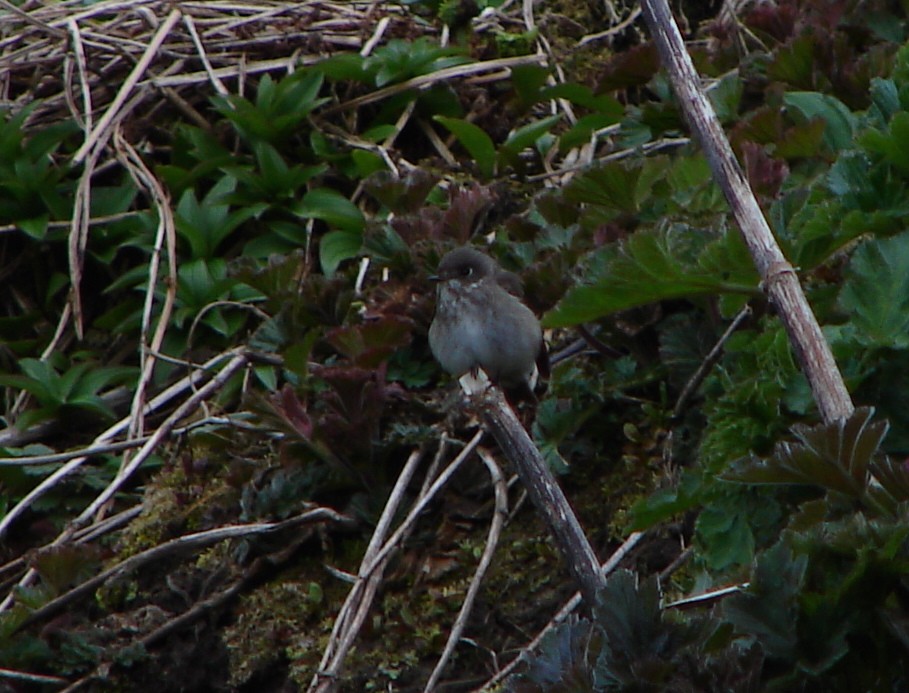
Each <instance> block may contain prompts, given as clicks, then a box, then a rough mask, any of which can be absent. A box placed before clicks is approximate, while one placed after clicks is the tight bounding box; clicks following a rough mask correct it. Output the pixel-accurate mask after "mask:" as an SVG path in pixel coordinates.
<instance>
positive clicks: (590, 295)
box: [543, 230, 756, 327]
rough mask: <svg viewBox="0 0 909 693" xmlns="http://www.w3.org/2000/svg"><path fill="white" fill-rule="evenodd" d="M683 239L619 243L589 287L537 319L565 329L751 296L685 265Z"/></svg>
mask: <svg viewBox="0 0 909 693" xmlns="http://www.w3.org/2000/svg"><path fill="white" fill-rule="evenodd" d="M688 240H690V239H686V238H685V235H684V233H677V232H673V231H666V230H663V231H642V232H638V233H635V234H633V235H632V236H631V237H629V238H628V240H627V241H626V242H624V243H623V244H622V245H621V246H620V248H619V251H618V253H617V254H616V256H615V257H613V258H611V260H610V261H609V262H608V264H607V268H606V270H605V271H604V272H603V278H602V279H600V280H599V281H597V282H596V283H595V284H593V285H589V286H579V287H576V288H574V289H571V290H570V291H569V292H568V293H567V294H566V295H565V297H564V298H563V299H562V301H561V302H560V303H559V304H558V305H557V306H556V308H555V309H554V310H552V311H550V312H549V313H547V314H546V316H545V317H544V319H543V324H544V325H546V326H547V327H568V326H570V325H577V324H580V323H583V322H589V321H591V320H597V319H599V318H602V317H604V316H606V315H610V314H612V313H615V312H618V311H621V310H627V309H628V308H634V307H636V306H641V305H645V304H648V303H653V302H655V301H662V300H668V299H678V298H691V297H695V296H701V295H710V294H718V293H725V292H730V293H742V294H746V295H748V294H752V293H754V291H756V286H754V285H749V284H740V283H736V282H732V281H727V280H725V279H724V278H723V277H722V276H718V275H717V274H714V273H710V272H707V271H705V270H704V269H703V268H701V267H700V266H699V265H698V264H697V263H696V262H692V261H691V260H688V261H687V262H686V261H683V259H682V258H683V257H685V255H686V253H687V254H688V255H690V251H688V250H687V249H685V248H684V247H683V246H684V244H685V243H686V242H687V241H688Z"/></svg>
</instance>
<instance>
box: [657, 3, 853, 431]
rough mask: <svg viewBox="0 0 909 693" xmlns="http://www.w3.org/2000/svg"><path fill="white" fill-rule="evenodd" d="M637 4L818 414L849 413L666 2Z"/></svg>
mask: <svg viewBox="0 0 909 693" xmlns="http://www.w3.org/2000/svg"><path fill="white" fill-rule="evenodd" d="M641 8H642V9H643V12H644V18H645V19H646V21H647V24H648V26H649V27H650V32H651V34H652V35H653V39H654V41H655V42H656V45H657V48H658V50H659V53H660V59H661V61H662V63H663V67H664V68H665V69H666V71H667V72H668V73H669V78H670V81H671V82H672V86H673V89H674V90H675V92H676V95H677V96H678V100H679V104H680V106H681V108H682V111H683V112H684V113H685V116H686V118H687V120H688V123H689V124H690V126H691V129H692V130H694V132H695V134H696V135H697V138H698V141H699V142H700V144H701V147H702V148H703V150H704V154H705V155H706V157H707V161H708V162H709V163H710V168H711V170H712V171H713V176H714V179H715V180H716V181H717V183H718V184H719V186H720V188H721V189H722V190H723V193H724V194H725V195H726V200H727V201H728V202H729V206H730V207H731V208H732V213H733V216H734V217H735V220H736V222H737V223H738V225H739V228H740V229H741V231H742V236H743V237H744V239H745V244H746V245H747V246H748V250H749V251H750V253H751V256H752V258H753V260H754V263H755V266H756V267H757V270H758V272H759V273H760V275H761V279H762V283H763V286H764V289H765V291H766V292H767V294H768V296H769V297H770V300H771V302H772V303H773V305H774V306H775V307H776V309H777V312H778V314H779V316H780V320H782V322H783V326H784V327H785V328H786V332H787V333H788V334H789V341H790V342H791V343H792V346H793V349H794V350H795V355H796V358H797V359H798V362H799V364H800V365H801V367H802V370H803V371H804V373H805V376H806V377H807V379H808V382H809V384H810V385H811V391H812V392H813V393H814V399H815V401H816V402H817V406H818V410H819V411H820V414H821V417H822V418H823V420H824V421H826V422H831V421H836V420H838V419H842V418H845V417H848V416H849V415H851V414H852V411H853V409H854V407H853V405H852V400H851V399H850V397H849V392H848V390H847V389H846V385H845V383H844V382H843V378H842V375H841V374H840V372H839V370H838V369H837V366H836V362H835V361H834V359H833V354H832V353H831V351H830V347H829V345H828V344H827V342H826V340H825V339H824V335H823V333H822V332H821V328H820V326H819V325H818V323H817V320H816V319H815V317H814V314H813V313H812V312H811V307H810V306H809V304H808V301H807V300H806V299H805V295H804V294H803V293H802V290H801V287H800V286H799V282H798V277H797V276H796V273H795V270H794V269H793V268H792V265H790V264H789V262H788V261H787V260H786V258H785V257H784V256H783V253H782V251H781V250H780V248H779V246H778V245H777V243H776V240H775V239H774V238H773V234H772V233H771V232H770V228H769V227H768V226H767V221H766V219H764V215H763V214H762V213H761V209H760V207H759V206H758V203H757V200H755V198H754V195H753V194H752V192H751V188H750V187H749V186H748V181H747V180H746V179H745V175H744V173H743V172H742V169H741V167H740V166H739V164H738V162H737V161H736V159H735V155H734V154H733V152H732V148H731V147H730V146H729V141H728V140H727V139H726V136H725V134H724V133H723V128H722V127H721V126H720V123H719V120H717V117H716V114H715V113H714V111H713V108H712V107H711V105H710V102H709V101H708V100H707V98H706V97H705V96H704V92H703V90H702V89H701V87H700V84H699V82H698V75H697V73H696V72H695V70H694V65H693V64H692V62H691V58H690V57H689V55H688V53H687V52H686V50H685V44H684V42H683V41H682V36H681V34H680V33H679V29H678V27H677V26H676V24H675V21H674V20H673V18H672V14H671V13H670V11H669V5H668V4H667V2H666V0H641Z"/></svg>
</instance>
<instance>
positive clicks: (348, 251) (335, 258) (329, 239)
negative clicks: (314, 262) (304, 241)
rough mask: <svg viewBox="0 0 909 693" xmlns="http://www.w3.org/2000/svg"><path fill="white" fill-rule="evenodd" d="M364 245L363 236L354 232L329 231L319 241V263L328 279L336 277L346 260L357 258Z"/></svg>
mask: <svg viewBox="0 0 909 693" xmlns="http://www.w3.org/2000/svg"><path fill="white" fill-rule="evenodd" d="M362 245H363V235H362V234H360V233H356V232H352V231H329V232H328V233H326V234H325V235H324V236H322V240H321V241H319V263H320V264H321V265H322V272H323V273H324V274H325V276H327V277H331V276H334V273H335V270H337V269H338V265H340V264H341V263H342V262H343V261H344V260H349V259H350V258H353V257H356V256H357V255H358V254H359V252H360V248H361V247H362Z"/></svg>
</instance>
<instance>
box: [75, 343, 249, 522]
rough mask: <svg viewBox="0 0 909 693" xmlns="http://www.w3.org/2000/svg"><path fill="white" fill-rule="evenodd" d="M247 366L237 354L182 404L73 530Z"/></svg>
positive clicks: (85, 520)
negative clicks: (183, 423) (180, 423)
mask: <svg viewBox="0 0 909 693" xmlns="http://www.w3.org/2000/svg"><path fill="white" fill-rule="evenodd" d="M248 363H249V358H248V357H247V355H246V354H245V353H243V352H241V353H238V354H237V355H236V356H234V357H233V359H231V361H230V363H228V364H227V365H226V366H224V368H223V369H222V370H221V371H220V372H219V373H218V374H217V375H216V376H215V377H214V378H212V379H211V380H209V381H208V382H207V383H206V384H205V385H203V386H202V387H201V388H199V390H198V391H197V392H195V393H193V395H192V396H191V397H190V398H189V399H187V400H186V401H184V402H183V403H182V404H180V406H179V407H177V408H176V409H175V410H174V411H173V413H172V414H171V415H170V416H168V417H167V418H166V419H165V420H164V423H162V424H161V425H160V426H159V427H158V428H157V429H156V430H155V432H154V433H152V435H151V437H150V438H149V439H148V441H147V442H146V443H145V445H143V446H142V448H141V449H140V450H139V452H137V453H136V456H135V457H134V458H133V459H132V460H130V462H129V464H128V465H127V466H126V467H124V468H122V469H120V471H119V472H117V476H116V477H114V480H113V481H112V482H111V483H110V484H108V485H107V488H105V489H104V490H103V491H102V492H101V493H100V494H99V495H98V497H97V498H95V500H94V501H92V503H91V505H89V506H88V507H87V508H86V509H85V510H83V511H82V513H81V514H80V515H79V516H78V517H77V518H76V519H75V520H73V521H72V525H73V526H74V527H81V526H82V525H84V524H86V523H87V522H88V521H89V519H90V518H91V517H92V515H94V514H95V513H96V512H97V511H98V509H99V508H100V507H101V506H103V505H104V504H105V503H107V501H109V500H110V499H111V498H113V496H114V494H115V493H117V491H119V490H120V487H121V486H123V484H124V483H126V481H127V479H129V477H130V476H132V474H133V472H135V471H136V469H138V468H139V465H141V464H142V463H143V462H144V461H145V460H146V459H147V458H148V457H150V456H151V454H152V452H154V451H155V449H156V448H157V447H158V445H159V444H160V443H161V441H163V440H164V439H165V438H166V437H167V436H168V435H169V434H170V432H171V431H172V430H173V429H174V428H176V426H177V423H178V422H179V421H180V420H181V419H183V418H184V417H185V416H187V415H188V414H190V413H191V412H193V411H194V410H195V409H196V407H198V406H199V405H200V404H201V403H202V402H203V401H204V400H206V399H207V398H208V397H209V395H212V394H214V393H215V392H216V391H217V390H219V389H221V388H222V387H223V386H224V383H226V382H227V381H228V380H230V378H231V377H232V376H233V375H234V373H236V372H237V371H239V370H241V369H243V368H245V367H246V366H247V364H248Z"/></svg>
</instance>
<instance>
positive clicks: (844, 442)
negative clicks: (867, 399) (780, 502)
mask: <svg viewBox="0 0 909 693" xmlns="http://www.w3.org/2000/svg"><path fill="white" fill-rule="evenodd" d="M873 414H874V410H873V409H871V408H870V407H862V408H859V409H856V410H855V413H854V414H853V415H852V416H851V417H850V418H848V419H843V420H840V421H836V422H833V423H830V424H820V425H817V426H814V427H810V428H809V427H807V426H794V427H793V433H795V435H796V437H797V438H798V443H786V442H783V443H779V444H778V445H777V447H776V450H775V451H774V454H773V456H772V457H770V458H768V459H767V460H761V459H759V458H757V457H755V456H753V455H752V456H750V457H748V458H744V459H741V460H738V461H737V462H735V463H734V464H733V466H732V468H731V469H730V471H728V472H726V473H725V474H724V475H723V478H724V479H726V480H728V481H740V482H745V483H752V484H811V485H816V486H820V487H822V488H824V489H826V490H828V491H833V492H836V493H841V494H844V495H846V496H848V497H850V498H853V499H860V498H862V497H863V494H864V492H865V490H866V489H867V487H868V484H869V465H870V464H871V461H872V459H873V456H874V455H875V453H877V451H878V449H879V448H880V444H881V441H882V440H883V438H884V435H885V434H886V433H887V427H888V424H887V422H885V421H876V422H872V420H871V418H872V416H873Z"/></svg>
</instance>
